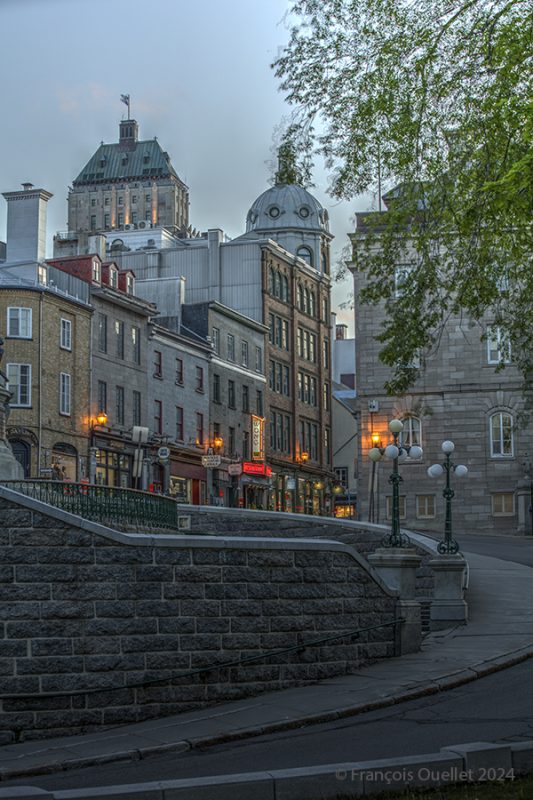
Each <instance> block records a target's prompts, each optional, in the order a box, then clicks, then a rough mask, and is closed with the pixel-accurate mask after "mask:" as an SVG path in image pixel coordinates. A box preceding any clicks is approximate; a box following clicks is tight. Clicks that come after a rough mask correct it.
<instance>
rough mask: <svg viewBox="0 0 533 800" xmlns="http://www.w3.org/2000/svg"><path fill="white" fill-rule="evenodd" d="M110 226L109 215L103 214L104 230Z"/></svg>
mask: <svg viewBox="0 0 533 800" xmlns="http://www.w3.org/2000/svg"><path fill="white" fill-rule="evenodd" d="M110 225H111V217H110V215H109V214H104V228H109V227H110Z"/></svg>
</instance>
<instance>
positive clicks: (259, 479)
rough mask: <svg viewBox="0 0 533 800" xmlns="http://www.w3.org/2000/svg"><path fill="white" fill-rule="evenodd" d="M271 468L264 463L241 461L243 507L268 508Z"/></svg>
mask: <svg viewBox="0 0 533 800" xmlns="http://www.w3.org/2000/svg"><path fill="white" fill-rule="evenodd" d="M271 474H272V469H271V468H270V467H269V466H267V465H266V464H263V463H260V462H255V461H243V464H242V476H241V505H242V507H243V508H259V509H267V508H269V495H270V490H271V482H270V476H271Z"/></svg>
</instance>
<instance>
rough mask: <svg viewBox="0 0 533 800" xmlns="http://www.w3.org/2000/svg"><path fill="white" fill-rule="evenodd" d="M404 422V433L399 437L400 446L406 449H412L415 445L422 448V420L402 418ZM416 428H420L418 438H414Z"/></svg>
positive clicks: (418, 418)
mask: <svg viewBox="0 0 533 800" xmlns="http://www.w3.org/2000/svg"><path fill="white" fill-rule="evenodd" d="M402 422H403V431H401V433H400V436H399V441H400V444H401V445H404V446H405V447H412V446H413V445H418V447H422V420H421V419H420V417H415V416H411V417H402ZM416 427H418V437H417V436H413V433H414V432H415V431H414V429H415V428H416ZM417 438H418V440H417Z"/></svg>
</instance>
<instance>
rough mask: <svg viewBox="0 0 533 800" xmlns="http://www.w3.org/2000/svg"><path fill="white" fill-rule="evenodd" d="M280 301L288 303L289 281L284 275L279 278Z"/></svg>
mask: <svg viewBox="0 0 533 800" xmlns="http://www.w3.org/2000/svg"><path fill="white" fill-rule="evenodd" d="M281 299H282V300H284V301H285V302H286V303H288V302H289V280H288V278H287V276H286V275H282V276H281Z"/></svg>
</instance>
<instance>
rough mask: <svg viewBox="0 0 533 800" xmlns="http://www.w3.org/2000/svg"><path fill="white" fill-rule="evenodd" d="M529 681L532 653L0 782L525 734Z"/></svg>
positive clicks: (65, 782)
mask: <svg viewBox="0 0 533 800" xmlns="http://www.w3.org/2000/svg"><path fill="white" fill-rule="evenodd" d="M532 681H533V659H532V660H529V661H526V662H524V663H523V664H520V665H518V666H516V667H512V668H510V669H508V670H505V671H504V672H500V673H496V674H494V675H489V676H488V677H486V678H482V679H480V680H478V681H475V682H474V683H470V684H467V685H465V686H463V687H460V688H458V689H453V690H450V691H448V692H444V693H442V694H440V695H433V696H431V697H428V698H424V699H420V700H415V701H411V702H409V703H402V704H401V705H397V706H393V707H391V708H388V709H382V710H380V711H374V712H371V713H368V714H362V715H360V716H357V717H353V718H350V719H344V720H341V721H338V722H335V723H328V724H325V725H317V726H312V727H309V728H304V729H300V730H298V731H290V732H287V733H281V734H274V735H271V736H263V737H259V738H256V739H248V740H245V741H242V742H236V743H231V744H225V745H219V746H218V747H211V748H209V749H207V750H205V751H203V752H202V751H190V752H187V753H183V754H176V755H175V754H171V755H167V756H157V757H153V758H148V759H146V760H143V761H139V762H133V763H131V762H130V763H124V764H122V763H115V764H110V765H108V766H105V765H104V766H98V767H94V768H89V769H84V770H77V771H72V772H63V773H59V774H55V775H49V776H43V777H35V778H25V779H18V780H16V781H6V782H5V783H1V784H0V786H2V787H4V786H6V787H7V786H11V785H31V786H38V787H40V788H43V789H47V788H52V789H69V788H78V787H92V786H105V785H113V784H121V783H137V782H144V781H153V780H170V779H173V778H187V777H198V776H202V775H220V774H225V773H235V772H251V771H255V770H262V769H283V768H290V767H303V766H308V765H317V764H329V763H336V762H346V761H361V760H369V759H374V758H385V757H392V756H403V755H413V754H419V753H431V752H435V751H438V750H439V748H440V747H443V746H445V745H448V744H458V743H461V742H469V741H499V740H506V741H520V740H525V739H532V738H533V692H532V691H531V689H530V687H531V683H532Z"/></svg>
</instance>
